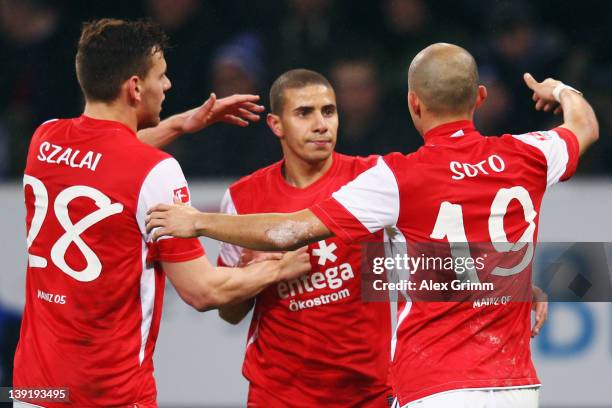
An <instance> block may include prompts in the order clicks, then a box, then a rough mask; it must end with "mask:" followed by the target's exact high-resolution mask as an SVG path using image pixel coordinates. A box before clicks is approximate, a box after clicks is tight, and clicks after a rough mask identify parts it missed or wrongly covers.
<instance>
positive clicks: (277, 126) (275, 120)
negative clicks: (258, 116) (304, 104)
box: [266, 113, 283, 138]
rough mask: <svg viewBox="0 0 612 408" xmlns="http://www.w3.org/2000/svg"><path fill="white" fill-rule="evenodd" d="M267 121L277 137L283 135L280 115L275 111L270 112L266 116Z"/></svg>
mask: <svg viewBox="0 0 612 408" xmlns="http://www.w3.org/2000/svg"><path fill="white" fill-rule="evenodd" d="M266 123H267V124H268V127H269V128H270V130H271V131H272V133H274V134H275V135H276V136H277V137H279V138H280V137H283V124H282V123H281V120H280V117H279V116H278V115H275V114H273V113H268V116H266Z"/></svg>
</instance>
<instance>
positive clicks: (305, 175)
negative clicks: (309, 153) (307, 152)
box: [283, 155, 334, 188]
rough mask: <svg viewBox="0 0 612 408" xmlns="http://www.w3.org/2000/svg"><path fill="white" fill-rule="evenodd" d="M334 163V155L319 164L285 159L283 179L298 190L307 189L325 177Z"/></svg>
mask: <svg viewBox="0 0 612 408" xmlns="http://www.w3.org/2000/svg"><path fill="white" fill-rule="evenodd" d="M333 161H334V158H333V155H330V156H329V157H328V158H327V159H325V160H321V161H319V162H307V161H304V160H301V159H299V158H293V159H287V158H285V163H284V165H283V177H284V178H285V181H286V182H287V183H288V184H289V185H292V186H294V187H297V188H306V187H308V186H310V185H312V184H313V183H315V182H316V181H317V180H319V179H320V178H321V177H323V175H324V174H325V173H327V171H328V170H329V169H330V167H331V166H332V163H333Z"/></svg>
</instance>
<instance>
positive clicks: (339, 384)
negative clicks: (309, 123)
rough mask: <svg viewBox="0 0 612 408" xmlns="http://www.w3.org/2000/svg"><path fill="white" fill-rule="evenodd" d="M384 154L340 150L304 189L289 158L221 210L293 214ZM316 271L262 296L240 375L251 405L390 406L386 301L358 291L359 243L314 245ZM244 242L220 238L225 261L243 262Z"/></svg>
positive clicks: (248, 182)
mask: <svg viewBox="0 0 612 408" xmlns="http://www.w3.org/2000/svg"><path fill="white" fill-rule="evenodd" d="M376 160H377V157H374V156H372V157H368V158H359V157H350V156H344V155H341V154H337V153H334V155H333V164H332V166H331V167H330V169H329V170H328V171H327V172H326V173H325V174H324V175H323V176H322V177H321V178H320V179H319V180H317V181H316V182H315V183H313V184H312V185H310V186H308V187H307V188H303V189H300V188H296V187H293V186H291V185H289V184H287V182H286V181H285V179H284V178H283V175H282V165H283V162H282V161H281V162H278V163H276V164H273V165H271V166H269V167H266V168H264V169H261V170H259V171H257V172H255V173H253V174H251V175H249V176H247V177H245V178H243V179H241V180H239V181H238V182H236V183H234V184H233V185H231V186H230V188H229V190H228V191H227V193H226V195H225V198H224V201H223V204H222V211H224V212H226V213H232V214H235V213H238V214H250V213H261V212H282V213H286V212H293V211H298V210H302V209H304V208H308V207H309V206H311V205H313V204H315V203H317V202H320V201H322V200H324V199H325V198H327V197H329V196H330V195H331V193H333V192H334V191H336V190H337V189H338V188H340V187H341V186H342V185H344V184H346V183H347V182H348V181H350V180H352V179H354V178H355V177H356V176H357V175H358V174H360V173H361V172H363V171H364V170H366V169H368V168H370V167H372V166H373V165H375V164H376ZM309 252H310V257H311V264H312V271H311V272H310V273H309V274H308V275H307V276H304V277H302V278H300V279H295V280H293V281H289V282H281V283H278V284H276V285H272V286H270V287H268V288H267V289H265V290H264V291H262V292H261V293H260V294H259V295H258V296H257V298H256V303H255V310H254V313H253V320H252V322H251V327H250V330H249V337H248V342H247V349H246V355H245V360H244V366H243V373H244V375H245V377H246V378H247V379H248V380H249V382H250V390H249V401H248V406H249V407H260V408H277V407H278V408H286V407H304V408H307V407H308V408H310V407H315V406H325V407H338V408H340V407H342V408H345V407H361V408H365V407H387V406H388V405H387V397H388V396H389V395H391V391H390V388H389V387H388V385H387V372H388V367H389V360H390V353H389V344H390V339H391V320H390V308H389V304H388V303H386V302H378V303H364V302H363V301H362V299H361V286H360V285H361V279H360V262H361V247H360V245H358V244H344V243H343V242H342V241H341V240H340V239H338V238H330V239H326V240H324V241H319V242H317V243H314V244H311V245H310V246H309ZM240 255H241V249H240V248H239V247H236V246H233V245H229V244H222V247H221V252H220V257H219V264H220V265H225V266H236V265H237V264H238V262H239V260H240Z"/></svg>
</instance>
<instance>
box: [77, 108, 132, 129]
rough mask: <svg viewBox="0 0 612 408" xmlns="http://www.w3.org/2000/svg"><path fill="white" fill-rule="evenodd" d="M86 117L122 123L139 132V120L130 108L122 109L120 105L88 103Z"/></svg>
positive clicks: (84, 112)
mask: <svg viewBox="0 0 612 408" xmlns="http://www.w3.org/2000/svg"><path fill="white" fill-rule="evenodd" d="M83 114H84V115H85V116H89V117H90V118H93V119H99V120H113V121H115V122H120V123H123V124H124V125H126V126H127V127H129V128H130V129H132V130H133V131H134V132H137V130H138V129H137V126H138V119H137V118H136V115H134V113H133V112H132V111H131V109H129V108H122V107H121V106H119V104H118V103H110V104H109V103H105V102H87V103H86V104H85V109H84V110H83Z"/></svg>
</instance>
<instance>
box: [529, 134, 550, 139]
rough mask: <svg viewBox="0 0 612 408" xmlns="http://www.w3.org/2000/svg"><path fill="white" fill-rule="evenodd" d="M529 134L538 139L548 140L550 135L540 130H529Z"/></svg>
mask: <svg viewBox="0 0 612 408" xmlns="http://www.w3.org/2000/svg"><path fill="white" fill-rule="evenodd" d="M529 134H530V135H531V136H533V137H535V138H536V139H538V140H549V139H550V136H549V135H547V134H546V133H542V132H529Z"/></svg>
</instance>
